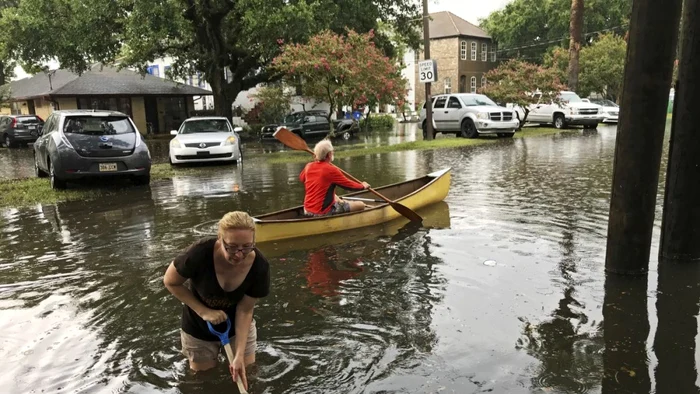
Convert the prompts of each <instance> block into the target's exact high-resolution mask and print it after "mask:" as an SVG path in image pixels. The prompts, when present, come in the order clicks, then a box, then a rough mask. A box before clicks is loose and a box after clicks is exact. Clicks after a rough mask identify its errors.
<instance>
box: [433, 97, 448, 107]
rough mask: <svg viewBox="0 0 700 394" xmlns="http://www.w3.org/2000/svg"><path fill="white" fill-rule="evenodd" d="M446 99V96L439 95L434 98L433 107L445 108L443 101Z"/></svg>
mask: <svg viewBox="0 0 700 394" xmlns="http://www.w3.org/2000/svg"><path fill="white" fill-rule="evenodd" d="M446 101H447V97H440V98H438V99H437V100H435V104H434V105H433V108H445V102H446Z"/></svg>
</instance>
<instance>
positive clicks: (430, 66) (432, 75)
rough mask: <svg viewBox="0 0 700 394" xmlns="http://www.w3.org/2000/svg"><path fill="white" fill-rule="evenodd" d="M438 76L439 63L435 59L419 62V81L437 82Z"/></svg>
mask: <svg viewBox="0 0 700 394" xmlns="http://www.w3.org/2000/svg"><path fill="white" fill-rule="evenodd" d="M437 78H438V76H437V63H435V60H423V61H422V62H418V81H419V82H420V83H428V82H435V81H437Z"/></svg>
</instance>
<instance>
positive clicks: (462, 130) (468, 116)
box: [419, 93, 520, 138]
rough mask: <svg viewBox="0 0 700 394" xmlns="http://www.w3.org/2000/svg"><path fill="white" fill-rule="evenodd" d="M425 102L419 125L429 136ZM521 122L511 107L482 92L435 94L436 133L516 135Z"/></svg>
mask: <svg viewBox="0 0 700 394" xmlns="http://www.w3.org/2000/svg"><path fill="white" fill-rule="evenodd" d="M425 117H426V112H425V104H423V109H421V111H420V123H419V124H420V127H421V129H422V130H423V138H426V137H427V131H426V118H425ZM519 124H520V122H519V121H518V119H517V117H516V115H515V112H514V111H513V110H512V109H509V108H505V107H501V106H499V105H498V104H496V103H494V102H493V101H492V100H491V99H490V98H488V97H486V96H484V95H483V94H475V93H457V94H438V95H435V96H433V136H434V135H435V134H437V133H443V134H448V133H449V134H455V135H458V136H460V137H464V138H477V137H478V136H479V135H481V134H497V135H498V136H499V137H513V134H515V131H516V130H517V129H518V126H519Z"/></svg>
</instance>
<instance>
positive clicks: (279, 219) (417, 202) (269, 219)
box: [253, 168, 451, 243]
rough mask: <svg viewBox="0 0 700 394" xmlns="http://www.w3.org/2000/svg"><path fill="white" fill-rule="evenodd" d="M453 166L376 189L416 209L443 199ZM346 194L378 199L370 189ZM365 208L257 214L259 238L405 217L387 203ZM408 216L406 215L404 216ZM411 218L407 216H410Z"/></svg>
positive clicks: (308, 233)
mask: <svg viewBox="0 0 700 394" xmlns="http://www.w3.org/2000/svg"><path fill="white" fill-rule="evenodd" d="M450 176H451V168H446V169H443V170H440V171H436V172H433V173H431V174H428V175H426V176H423V177H421V178H416V179H412V180H408V181H404V182H399V183H395V184H391V185H387V186H382V187H378V188H375V190H377V191H378V192H380V193H381V194H383V195H384V196H386V197H387V198H389V199H391V200H394V201H396V202H400V203H401V204H403V205H405V206H407V207H408V208H410V209H412V210H414V211H415V210H418V209H420V208H422V207H426V206H428V205H431V204H434V203H437V202H439V201H442V200H444V199H445V197H446V196H447V193H448V192H449V190H450ZM342 197H355V198H366V199H372V200H374V199H376V197H375V196H374V194H372V193H370V192H368V191H360V192H354V193H349V194H346V195H343V196H341V198H342ZM366 204H367V205H368V206H369V207H368V208H367V209H365V210H364V211H360V212H350V213H344V214H340V215H332V216H324V217H314V218H309V217H305V216H304V215H303V206H298V207H294V208H289V209H285V210H283V211H278V212H272V213H268V214H264V215H259V216H255V217H254V218H253V219H254V220H255V226H256V230H255V240H256V242H258V243H263V242H268V241H277V240H282V239H290V238H299V237H308V236H313V235H320V234H327V233H334V232H338V231H343V230H351V229H357V228H361V227H367V226H372V225H376V224H380V223H385V222H388V221H391V220H394V219H398V218H404V217H403V216H401V214H399V213H398V212H396V211H395V210H394V209H393V208H391V206H390V205H389V204H387V203H385V202H383V201H382V202H367V203H366ZM404 219H405V218H404ZM406 220H407V219H406Z"/></svg>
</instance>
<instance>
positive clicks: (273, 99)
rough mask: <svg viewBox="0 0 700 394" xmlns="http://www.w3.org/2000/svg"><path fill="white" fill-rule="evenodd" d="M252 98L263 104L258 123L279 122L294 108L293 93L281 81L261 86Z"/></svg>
mask: <svg viewBox="0 0 700 394" xmlns="http://www.w3.org/2000/svg"><path fill="white" fill-rule="evenodd" d="M252 98H254V99H256V100H258V105H260V106H261V110H260V112H258V116H257V119H256V120H257V123H263V124H269V123H279V122H280V120H281V119H282V117H284V116H285V115H287V114H288V113H289V111H291V109H292V94H291V93H290V92H289V91H288V90H286V89H285V87H284V85H282V84H280V83H275V84H268V85H267V86H263V87H261V88H260V89H258V91H257V92H256V93H254V94H253V95H252Z"/></svg>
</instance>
